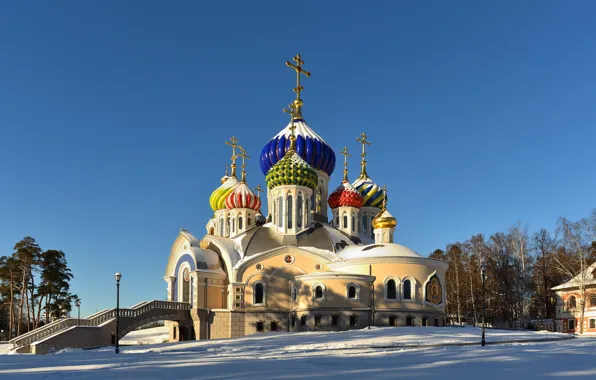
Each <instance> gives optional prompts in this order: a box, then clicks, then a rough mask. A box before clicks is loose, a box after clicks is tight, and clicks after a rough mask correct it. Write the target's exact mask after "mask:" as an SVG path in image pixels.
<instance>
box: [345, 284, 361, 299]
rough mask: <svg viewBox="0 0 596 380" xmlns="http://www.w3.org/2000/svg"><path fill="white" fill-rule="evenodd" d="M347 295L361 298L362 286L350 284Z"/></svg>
mask: <svg viewBox="0 0 596 380" xmlns="http://www.w3.org/2000/svg"><path fill="white" fill-rule="evenodd" d="M346 296H347V298H349V299H351V300H356V299H358V298H360V287H359V286H358V285H356V284H348V287H347V289H346Z"/></svg>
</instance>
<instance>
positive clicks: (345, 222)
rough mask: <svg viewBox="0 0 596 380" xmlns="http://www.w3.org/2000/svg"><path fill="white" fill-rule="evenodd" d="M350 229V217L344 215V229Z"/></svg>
mask: <svg viewBox="0 0 596 380" xmlns="http://www.w3.org/2000/svg"><path fill="white" fill-rule="evenodd" d="M345 228H348V216H347V215H344V229H345Z"/></svg>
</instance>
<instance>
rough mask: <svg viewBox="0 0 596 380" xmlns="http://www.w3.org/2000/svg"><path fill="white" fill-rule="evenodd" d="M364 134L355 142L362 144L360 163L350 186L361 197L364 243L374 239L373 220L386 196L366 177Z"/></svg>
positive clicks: (361, 229) (365, 141) (361, 228)
mask: <svg viewBox="0 0 596 380" xmlns="http://www.w3.org/2000/svg"><path fill="white" fill-rule="evenodd" d="M367 137H368V136H366V133H364V132H362V133H361V134H360V136H359V137H358V138H356V141H358V142H360V143H361V144H362V153H361V154H360V157H362V161H361V162H360V176H359V177H358V178H357V179H356V181H354V183H353V184H352V186H354V188H355V189H356V190H357V191H358V192H359V193H360V195H362V199H363V205H362V207H361V208H360V214H359V218H360V222H359V223H360V224H359V226H360V236H361V238H362V239H363V240H364V241H367V240H368V241H370V240H372V239H374V238H375V235H374V232H373V230H374V227H373V223H372V221H373V219H374V218H375V216H377V215H378V214H379V212H380V211H381V208H380V207H381V205H382V204H383V202H385V200H386V198H387V196H386V194H385V191H384V190H383V189H381V188H380V187H379V185H377V184H376V183H374V182H373V180H372V179H371V178H370V177H369V176H368V173H367V172H366V147H367V146H370V145H371V144H370V142H369V141H368V140H367V139H366V138H367Z"/></svg>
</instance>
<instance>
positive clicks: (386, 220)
mask: <svg viewBox="0 0 596 380" xmlns="http://www.w3.org/2000/svg"><path fill="white" fill-rule="evenodd" d="M372 225H373V228H374V229H377V228H395V226H397V219H395V218H394V217H393V215H391V213H390V212H389V211H387V209H386V208H384V209H383V210H381V212H380V213H379V214H378V215H377V216H375V217H374V219H373V220H372Z"/></svg>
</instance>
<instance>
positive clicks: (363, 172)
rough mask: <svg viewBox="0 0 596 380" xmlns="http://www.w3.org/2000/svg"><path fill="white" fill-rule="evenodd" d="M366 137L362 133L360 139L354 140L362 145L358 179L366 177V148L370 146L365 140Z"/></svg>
mask: <svg viewBox="0 0 596 380" xmlns="http://www.w3.org/2000/svg"><path fill="white" fill-rule="evenodd" d="M367 137H368V136H367V135H366V133H364V132H362V133H361V134H360V137H357V138H356V141H358V142H360V143H362V153H361V154H360V157H362V161H361V162H360V166H361V169H360V178H366V177H368V174H367V173H366V146H367V145H368V146H370V142H369V141H368V140H366V138H367Z"/></svg>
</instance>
